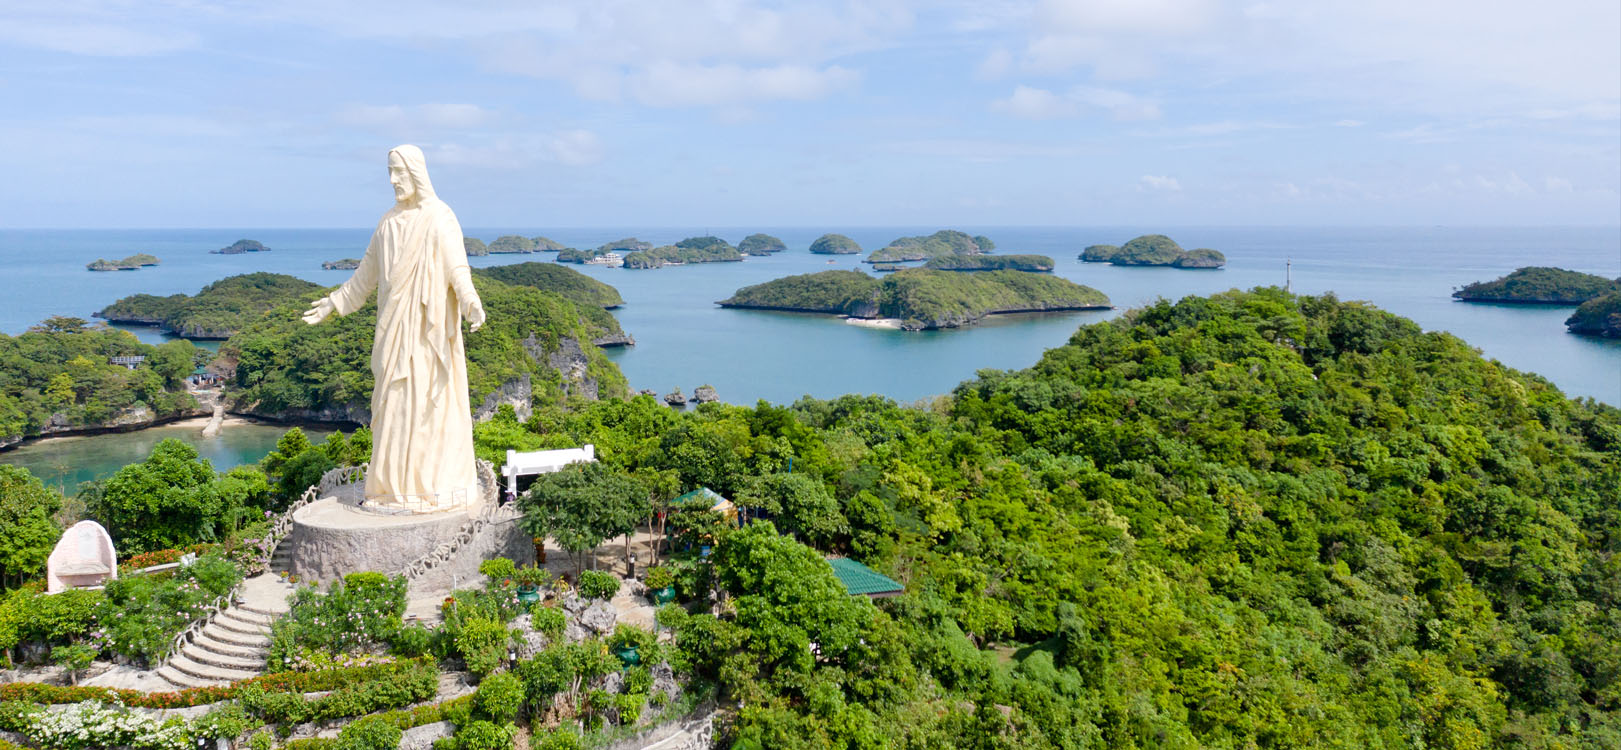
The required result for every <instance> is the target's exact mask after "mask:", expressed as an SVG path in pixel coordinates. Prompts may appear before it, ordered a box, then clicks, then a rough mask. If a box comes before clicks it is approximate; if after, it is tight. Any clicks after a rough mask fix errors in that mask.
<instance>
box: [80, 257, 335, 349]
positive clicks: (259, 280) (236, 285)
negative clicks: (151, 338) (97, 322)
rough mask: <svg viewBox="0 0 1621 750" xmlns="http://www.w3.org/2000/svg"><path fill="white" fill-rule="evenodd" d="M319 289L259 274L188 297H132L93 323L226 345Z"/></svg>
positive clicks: (276, 275) (105, 310) (109, 308)
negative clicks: (155, 329) (144, 328)
mask: <svg viewBox="0 0 1621 750" xmlns="http://www.w3.org/2000/svg"><path fill="white" fill-rule="evenodd" d="M320 288H321V287H320V285H318V284H312V283H310V282H308V281H305V280H303V279H298V278H294V277H292V276H287V275H285V274H279V273H266V272H263V271H260V272H257V273H248V274H242V275H239V276H230V277H227V278H224V279H220V280H219V281H216V282H214V283H212V284H209V285H208V286H205V287H203V288H202V290H201V291H199V292H197V294H196V295H193V296H188V295H184V294H175V295H170V296H168V297H158V296H156V295H151V294H136V295H132V296H129V297H125V298H123V299H120V300H118V301H117V302H114V303H112V304H111V305H108V306H106V307H104V308H102V309H101V310H100V311H98V312H97V313H95V317H98V318H101V319H103V320H106V321H108V322H112V323H134V324H139V325H152V326H159V327H161V328H162V329H163V330H164V332H166V333H172V334H175V335H176V336H180V337H181V338H187V339H227V338H230V337H231V336H233V335H235V334H236V332H237V331H240V330H242V329H243V328H244V327H245V326H247V325H248V324H250V323H252V322H254V321H256V320H258V319H259V318H260V317H261V316H263V315H264V314H265V312H267V311H269V310H270V309H271V308H273V307H276V306H277V305H282V304H286V303H289V302H295V301H299V300H300V299H302V298H303V297H304V296H305V295H307V294H308V293H309V292H312V291H316V290H318V289H320Z"/></svg>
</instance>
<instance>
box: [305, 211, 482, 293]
mask: <svg viewBox="0 0 1621 750" xmlns="http://www.w3.org/2000/svg"><path fill="white" fill-rule="evenodd" d="M380 227H381V225H379V231H375V232H372V235H371V244H369V245H367V246H366V255H365V257H363V258H361V259H360V267H358V268H356V269H355V272H354V275H352V276H350V277H349V280H348V281H345V282H343V286H340V287H338V290H337V291H335V292H333V293H332V294H331V296H330V297H328V299H331V300H332V306H333V307H335V308H337V311H338V314H339V315H348V314H349V313H352V312H354V311H356V310H359V309H360V308H361V307H362V306H364V305H365V304H366V298H367V297H370V296H371V293H372V291H373V290H375V289H376V288H377V277H378V265H379V264H380V263H381V261H379V260H378V258H377V256H378V255H380V254H382V251H381V250H380V249H378V237H379V236H380V235H381V234H382V231H381V229H380ZM464 252H465V251H464Z"/></svg>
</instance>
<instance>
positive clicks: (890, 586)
mask: <svg viewBox="0 0 1621 750" xmlns="http://www.w3.org/2000/svg"><path fill="white" fill-rule="evenodd" d="M827 564H829V565H832V566H833V575H834V576H835V577H837V578H838V579H839V583H842V584H844V590H846V591H848V592H850V595H851V596H871V597H880V596H894V595H896V594H899V593H901V592H904V591H905V590H906V587H905V586H902V585H901V584H900V582H899V581H896V580H895V579H893V578H890V577H889V576H886V575H884V574H882V573H879V572H878V571H876V570H873V569H872V568H869V567H867V566H865V565H862V564H861V563H858V562H856V561H855V560H851V559H850V558H848V557H829V558H828V559H827Z"/></svg>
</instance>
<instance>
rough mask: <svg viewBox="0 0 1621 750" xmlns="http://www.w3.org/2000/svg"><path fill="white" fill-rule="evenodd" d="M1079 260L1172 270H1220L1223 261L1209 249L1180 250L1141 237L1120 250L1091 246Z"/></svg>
mask: <svg viewBox="0 0 1621 750" xmlns="http://www.w3.org/2000/svg"><path fill="white" fill-rule="evenodd" d="M1081 260H1083V261H1086V262H1088V263H1104V262H1107V263H1113V264H1114V265H1117V266H1173V267H1176V268H1220V267H1222V266H1223V265H1226V263H1227V257H1226V256H1224V255H1222V254H1221V253H1220V252H1217V251H1215V250H1211V249H1209V248H1199V249H1197V250H1183V249H1182V246H1181V245H1178V244H1176V241H1175V240H1173V239H1171V238H1170V237H1166V236H1165V235H1163V234H1145V235H1143V236H1141V237H1136V238H1133V239H1132V240H1131V241H1130V242H1127V243H1126V244H1125V245H1124V246H1121V247H1116V246H1114V245H1092V246H1089V247H1087V248H1086V249H1085V250H1083V251H1082V252H1081Z"/></svg>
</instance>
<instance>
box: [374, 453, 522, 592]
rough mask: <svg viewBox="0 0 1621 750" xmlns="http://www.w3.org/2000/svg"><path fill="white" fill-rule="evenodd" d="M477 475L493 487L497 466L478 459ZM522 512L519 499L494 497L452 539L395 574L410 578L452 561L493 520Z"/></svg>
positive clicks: (485, 485)
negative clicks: (505, 500) (509, 500)
mask: <svg viewBox="0 0 1621 750" xmlns="http://www.w3.org/2000/svg"><path fill="white" fill-rule="evenodd" d="M478 475H479V486H480V487H484V488H492V489H493V488H494V487H495V467H494V466H493V465H491V464H490V463H489V462H487V461H479V462H478ZM521 515H523V514H522V513H521V512H520V511H519V510H518V509H517V504H516V503H512V504H509V505H502V504H500V503H498V502H494V501H491V502H487V503H485V504H484V507H483V508H481V509H480V510H479V512H478V514H477V515H474V516H471V517H469V518H468V519H467V522H466V523H463V524H462V527H461V528H460V529H458V530H457V531H456V536H455V537H454V538H453V539H451V540H450V541H449V542H447V543H445V544H441V545H439V546H438V547H437V548H436V549H434V551H432V552H429V553H428V554H426V555H423V556H422V557H419V558H417V559H416V560H413V561H412V562H410V563H409V564H407V565H406V566H405V567H403V568H400V569H399V570H398V571H397V572H396V575H403V576H405V578H406V580H408V581H414V580H417V579H418V578H421V577H422V576H424V575H427V573H428V572H429V571H431V570H433V569H434V568H437V567H439V566H441V565H444V564H445V563H447V562H450V560H451V559H452V558H454V557H455V556H456V553H457V552H459V551H461V548H462V547H465V546H467V545H469V544H472V542H473V540H474V539H477V538H478V535H479V534H482V533H484V529H485V528H486V527H488V526H489V525H490V524H494V523H502V522H505V521H512V520H517V518H518V517H519V516H521Z"/></svg>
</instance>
